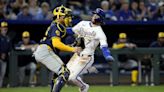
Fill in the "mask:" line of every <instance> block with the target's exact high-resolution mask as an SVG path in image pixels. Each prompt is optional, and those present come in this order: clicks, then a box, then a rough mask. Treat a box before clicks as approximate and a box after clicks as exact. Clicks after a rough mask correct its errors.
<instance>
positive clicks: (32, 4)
mask: <svg viewBox="0 0 164 92" xmlns="http://www.w3.org/2000/svg"><path fill="white" fill-rule="evenodd" d="M41 11H42V10H41V8H40V7H39V6H38V0H29V13H30V14H31V15H32V16H33V17H35V16H36V15H37V14H38V13H41Z"/></svg>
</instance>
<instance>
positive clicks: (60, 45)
mask: <svg viewBox="0 0 164 92" xmlns="http://www.w3.org/2000/svg"><path fill="white" fill-rule="evenodd" d="M52 45H53V47H54V48H57V49H59V50H62V51H68V52H73V51H74V50H75V48H74V47H70V46H68V45H65V44H64V43H63V42H61V38H59V37H53V38H52Z"/></svg>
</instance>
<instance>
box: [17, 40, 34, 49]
mask: <svg viewBox="0 0 164 92" xmlns="http://www.w3.org/2000/svg"><path fill="white" fill-rule="evenodd" d="M23 44H24V43H23V41H19V42H18V44H17V45H16V47H21V45H23ZM33 44H36V42H35V41H34V40H30V41H29V43H28V45H33Z"/></svg>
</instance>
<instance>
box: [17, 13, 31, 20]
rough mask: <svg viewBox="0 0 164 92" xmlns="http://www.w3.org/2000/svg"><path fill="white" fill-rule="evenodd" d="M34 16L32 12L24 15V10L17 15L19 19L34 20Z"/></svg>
mask: <svg viewBox="0 0 164 92" xmlns="http://www.w3.org/2000/svg"><path fill="white" fill-rule="evenodd" d="M32 18H33V16H32V15H31V14H28V15H26V16H25V15H23V13H22V12H20V13H19V14H18V15H17V19H18V20H32Z"/></svg>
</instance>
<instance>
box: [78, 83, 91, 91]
mask: <svg viewBox="0 0 164 92" xmlns="http://www.w3.org/2000/svg"><path fill="white" fill-rule="evenodd" d="M88 90H89V85H88V84H86V85H85V86H84V87H82V88H80V89H79V91H80V92H88Z"/></svg>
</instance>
